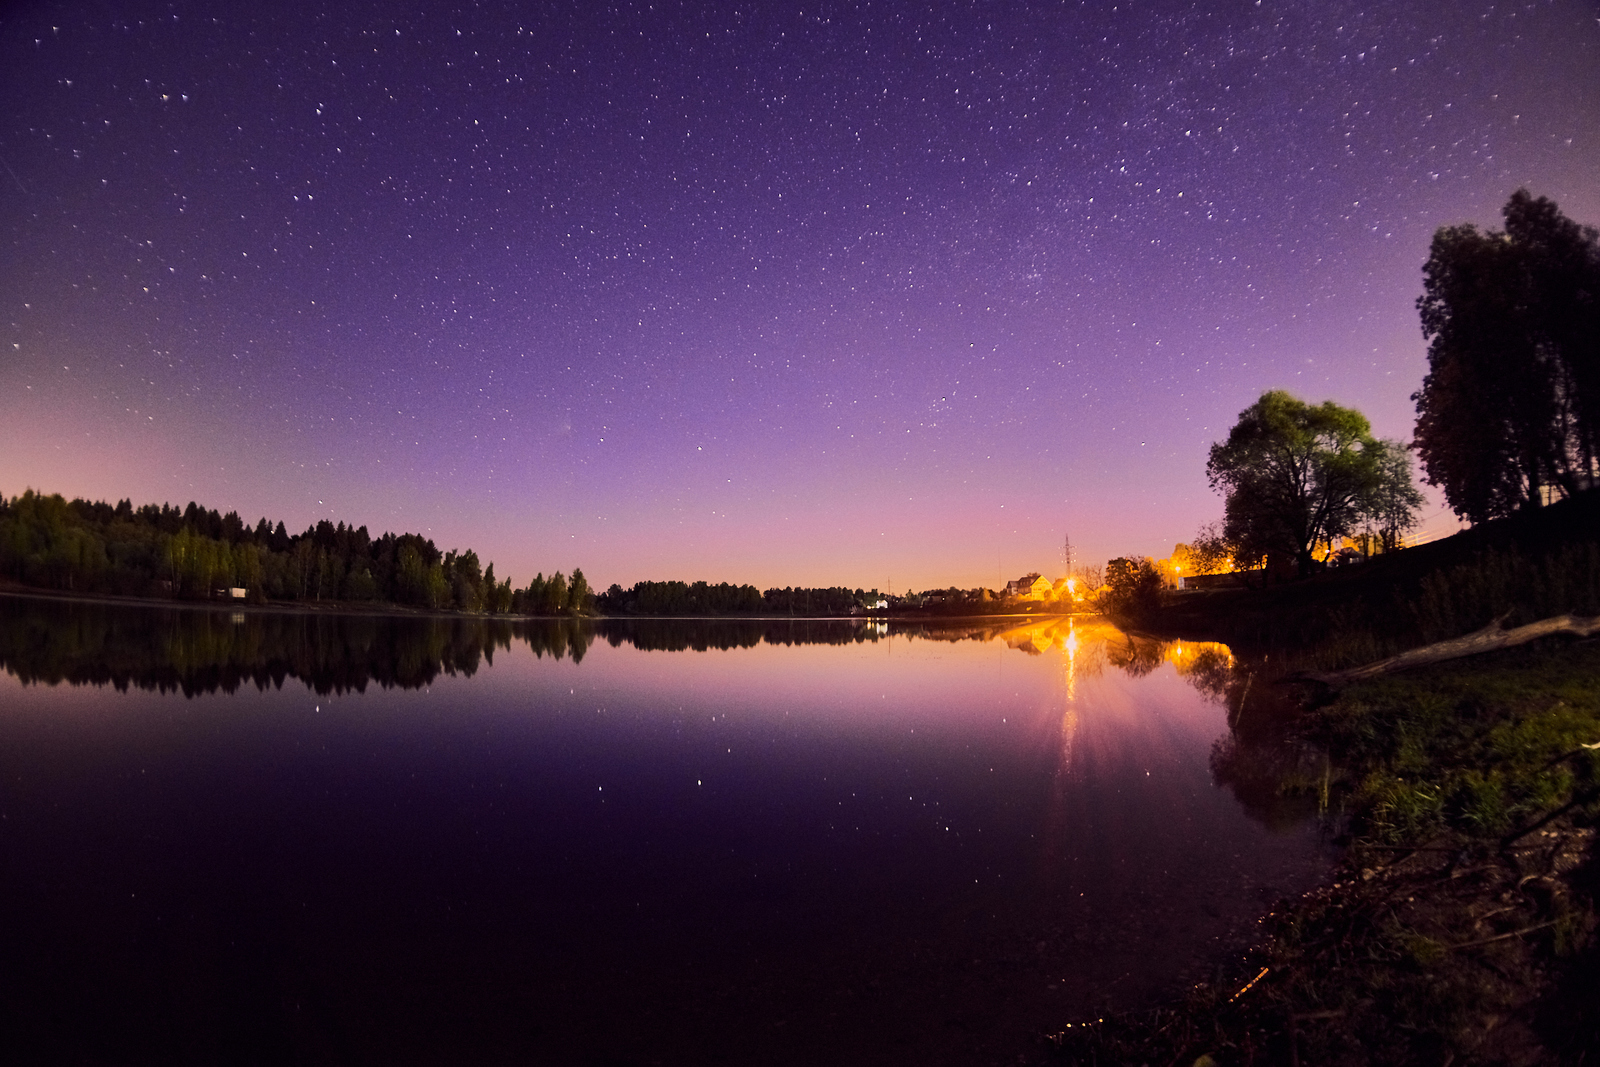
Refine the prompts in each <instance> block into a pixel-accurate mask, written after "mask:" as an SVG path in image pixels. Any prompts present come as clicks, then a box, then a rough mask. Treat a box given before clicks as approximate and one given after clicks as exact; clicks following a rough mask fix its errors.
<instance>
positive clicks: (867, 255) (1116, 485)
mask: <svg viewBox="0 0 1600 1067" xmlns="http://www.w3.org/2000/svg"><path fill="white" fill-rule="evenodd" d="M405 6H406V5H404V4H400V3H383V4H361V3H341V4H337V5H327V6H326V7H313V6H308V5H297V4H292V3H285V4H269V5H251V9H250V10H246V11H242V12H240V13H234V12H233V11H232V10H229V9H227V8H225V7H223V6H221V5H216V4H198V3H187V2H178V3H162V4H156V3H140V2H114V3H112V2H107V3H98V4H90V3H64V4H53V5H51V4H32V5H29V4H21V5H19V4H16V3H13V4H11V5H9V6H8V7H7V8H6V9H5V12H4V15H3V22H0V161H3V162H4V165H5V173H3V174H0V301H3V312H0V324H3V327H4V331H5V335H4V337H3V339H0V340H3V349H0V492H3V493H5V494H6V495H8V496H9V495H12V494H15V493H18V492H20V491H21V490H22V489H23V488H25V487H28V486H32V487H35V488H38V489H42V490H46V491H54V492H61V493H63V494H66V495H68V496H74V495H82V496H89V497H92V498H105V499H111V500H115V499H118V498H121V497H131V498H132V500H133V501H134V503H135V504H139V503H143V502H146V501H171V502H173V503H177V504H184V503H187V502H188V501H189V500H197V501H199V502H200V503H202V504H204V505H206V506H210V507H215V508H218V509H220V510H222V511H228V510H237V511H238V512H240V513H241V515H243V516H244V517H245V519H246V520H247V521H250V522H253V521H254V520H255V519H256V518H258V517H260V516H263V515H265V516H268V517H269V518H272V519H274V520H276V519H279V518H281V519H283V520H285V522H286V523H287V525H288V526H289V527H290V528H291V529H303V528H305V526H306V525H308V524H309V523H311V522H314V521H315V520H317V519H319V518H331V519H342V520H346V521H350V522H353V523H356V524H365V525H366V526H368V527H369V529H370V530H371V531H372V532H373V533H374V534H377V533H379V532H381V531H382V530H386V529H390V530H395V531H396V532H399V531H401V530H415V531H418V532H422V533H425V534H427V535H428V536H431V537H433V538H434V539H435V540H436V541H437V542H438V543H439V545H440V547H441V548H451V547H472V548H475V549H476V550H477V551H478V552H479V554H480V555H481V556H483V557H484V558H485V559H492V560H493V561H494V562H495V563H496V566H497V573H499V574H500V575H501V576H510V577H512V578H513V579H514V580H515V581H516V582H517V583H518V584H519V585H520V584H523V583H525V582H526V581H527V579H528V578H530V577H532V575H533V572H534V571H535V570H542V571H545V572H547V573H548V572H549V571H552V570H554V569H557V568H560V569H563V570H568V571H570V570H571V568H572V567H574V566H581V567H582V568H583V569H584V571H585V573H586V574H587V575H588V577H589V579H590V581H591V583H593V584H596V585H597V586H599V587H600V588H604V587H605V586H606V585H608V584H610V583H611V582H620V583H621V584H623V585H628V584H631V583H632V582H634V581H637V580H640V579H646V578H657V579H666V578H681V579H685V580H694V579H696V578H705V579H708V580H711V581H723V580H726V581H733V582H752V583H754V584H756V585H758V586H763V587H765V586H768V585H772V584H778V585H787V584H808V585H835V584H846V585H850V586H866V587H872V586H879V587H887V586H888V585H889V584H890V583H892V584H893V586H894V588H895V589H896V590H901V589H905V588H908V587H909V588H917V589H920V588H927V587H932V586H945V585H950V584H956V585H960V586H972V585H978V584H986V585H994V584H996V582H997V581H1003V580H1006V579H1009V578H1013V577H1015V576H1016V575H1017V574H1019V573H1021V572H1023V571H1025V570H1030V569H1038V570H1044V571H1046V572H1047V573H1056V572H1058V571H1059V567H1060V558H1061V540H1062V536H1063V534H1064V533H1070V534H1071V536H1072V540H1073V543H1074V547H1075V548H1076V549H1077V550H1078V556H1079V559H1080V561H1088V562H1097V561H1100V560H1104V559H1105V558H1107V557H1108V556H1113V555H1120V554H1123V553H1129V552H1137V553H1150V554H1154V555H1158V556H1160V555H1166V554H1167V553H1168V552H1169V551H1170V550H1171V547H1172V544H1173V542H1174V541H1177V540H1188V539H1189V538H1190V537H1191V536H1192V534H1193V533H1194V531H1195V529H1196V527H1197V526H1198V525H1199V524H1200V523H1202V522H1204V521H1207V520H1210V519H1213V518H1216V517H1218V516H1220V514H1221V501H1220V499H1219V498H1218V497H1216V496H1215V495H1214V494H1213V493H1212V492H1211V491H1210V489H1209V488H1208V486H1207V484H1206V480H1205V461H1206V451H1207V448H1208V447H1209V445H1210V444H1211V443H1212V442H1213V441H1216V440H1218V439H1219V438H1221V437H1222V436H1224V435H1225V434H1226V432H1227V430H1228V428H1229V427H1230V426H1231V425H1232V423H1233V421H1234V419H1235V418H1236V417H1237V415H1238V413H1239V411H1240V410H1241V409H1243V408H1244V407H1246V406H1247V405H1248V404H1250V403H1251V402H1252V401H1254V400H1255V398H1256V397H1257V396H1258V395H1259V394H1260V393H1261V392H1262V391H1263V390H1265V389H1268V388H1274V387H1281V388H1286V389H1289V390H1290V391H1292V392H1294V393H1296V394H1297V395H1300V396H1302V397H1304V398H1306V399H1308V400H1313V401H1321V400H1325V399H1333V400H1336V401H1338V402H1340V403H1344V404H1348V405H1353V406H1355V407H1357V408H1359V409H1360V410H1362V411H1363V412H1365V413H1366V414H1367V415H1368V416H1369V417H1370V418H1371V419H1372V421H1373V424H1374V429H1375V430H1376V432H1378V433H1379V434H1380V435H1381V436H1386V437H1398V438H1403V439H1409V437H1410V434H1411V431H1412V426H1413V423H1414V418H1415V413H1414V408H1413V405H1412V402H1411V400H1410V395H1411V393H1412V392H1413V391H1415V390H1416V389H1417V388H1418V387H1419V386H1420V384H1421V379H1422V375H1423V373H1424V370H1425V366H1426V363H1425V350H1424V344H1423V340H1422V336H1421V333H1420V330H1419V327H1418V324H1417V317H1416V312H1415V310H1414V306H1413V305H1414V301H1415V299H1416V297H1417V295H1418V294H1419V292H1420V289H1421V267H1422V263H1423V261H1424V260H1425V259H1426V257H1427V248H1428V242H1429V239H1430V238H1431V236H1432V234H1433V231H1434V230H1435V228H1437V227H1439V226H1441V225H1449V224H1454V223H1458V222H1465V221H1474V222H1477V223H1479V224H1484V225H1498V223H1499V209H1500V206H1501V205H1502V204H1503V203H1504V202H1505V200H1506V199H1507V197H1508V196H1509V195H1510V194H1511V192H1512V191H1513V190H1515V189H1516V188H1517V187H1519V186H1526V187H1527V188H1528V189H1529V190H1530V191H1532V192H1533V193H1535V194H1536V195H1545V196H1549V197H1551V198H1553V199H1555V200H1556V201H1557V202H1558V203H1559V204H1560V206H1561V207H1562V209H1563V210H1564V211H1565V212H1566V214H1567V215H1569V216H1570V217H1573V218H1576V219H1578V220H1580V221H1583V222H1587V223H1600V180H1597V175H1600V6H1597V5H1596V4H1595V3H1593V2H1587V3H1580V2H1569V0H1558V2H1548V3H1547V2H1535V3H1525V4H1490V3H1481V2H1480V3H1459V4H1458V3H1439V2H1427V3H1424V2H1413V3H1385V4H1353V3H1341V2H1338V0H1332V2H1319V3H1309V2H1307V3H1289V2H1284V0H1259V2H1258V0H1234V2H1228V3H1219V4H1214V5H1206V4H1189V3H1173V2H1158V0H1150V2H1142V3H1127V2H1122V3H1116V4H1111V3H1104V4H1101V3H1095V4H1073V3H1061V4H1054V3H1031V4H1029V3H964V4H928V5H914V4H909V3H893V2H890V3H855V4H850V3H819V2H815V0H793V2H791V3H788V4H759V5H737V4H733V3H725V4H694V3H688V4H675V3H657V4H653V5H652V4H610V5H600V4H582V3H580V4H570V5H566V4H538V5H536V4H524V5H515V4H504V5H496V4H483V5H477V6H466V5H462V6H451V5H445V4H437V5H427V6H425V7H419V8H418V9H417V10H413V11H409V12H407V11H405V10H404V8H405ZM1430 516H1433V518H1432V520H1431V521H1430V527H1431V528H1435V529H1437V528H1449V526H1450V523H1449V522H1448V521H1447V520H1446V519H1445V518H1444V517H1442V516H1440V515H1439V513H1438V509H1437V508H1436V507H1435V508H1434V509H1432V510H1431V511H1430Z"/></svg>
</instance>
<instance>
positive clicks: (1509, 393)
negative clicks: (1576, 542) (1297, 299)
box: [1412, 189, 1600, 522]
mask: <svg viewBox="0 0 1600 1067" xmlns="http://www.w3.org/2000/svg"><path fill="white" fill-rule="evenodd" d="M1503 214H1504V217H1505V223H1506V228H1505V230H1503V231H1495V230H1489V231H1480V230H1479V229H1478V228H1477V227H1475V226H1472V225H1462V226H1448V227H1444V228H1441V229H1440V230H1438V231H1437V232H1436V233H1435V234H1434V237H1433V245H1432V247H1431V249H1430V252H1429V256H1428V262H1427V264H1426V265H1425V266H1424V267H1423V294H1422V296H1421V297H1419V298H1418V299H1417V310H1418V312H1419V314H1420V316H1421V320H1422V332H1423V336H1424V337H1425V338H1426V339H1427V340H1428V366H1429V369H1428V374H1427V377H1426V378H1424V379H1423V384H1422V388H1421V390H1419V391H1418V392H1417V393H1415V394H1413V396H1412V399H1413V400H1414V401H1416V404H1417V430H1416V448H1417V452H1418V454H1419V455H1420V457H1421V459H1422V465H1423V469H1424V470H1425V471H1426V475H1427V479H1428V481H1429V482H1430V483H1431V484H1433V485H1437V486H1439V487H1440V488H1442V489H1443V490H1444V494H1445V499H1446V500H1447V501H1448V502H1449V504H1450V506H1451V508H1452V509H1454V510H1455V512H1456V513H1457V514H1458V515H1461V516H1462V517H1464V518H1466V519H1468V520H1470V521H1472V522H1482V521H1484V520H1485V519H1490V518H1495V517H1497V516H1503V515H1507V514H1510V513H1511V512H1512V511H1515V510H1516V509H1517V508H1520V507H1525V506H1535V507H1536V506H1538V505H1539V504H1541V503H1542V502H1543V501H1544V499H1545V497H1546V495H1547V493H1548V492H1549V491H1550V490H1552V489H1554V490H1557V491H1558V492H1560V493H1565V494H1570V493H1572V492H1575V491H1576V490H1578V489H1580V488H1583V487H1584V486H1586V485H1588V484H1591V483H1592V481H1593V479H1594V476H1595V474H1596V457H1597V454H1600V234H1597V233H1596V231H1595V230H1594V229H1593V228H1591V227H1586V226H1580V225H1578V224H1577V223H1576V222H1573V221H1572V220H1571V219H1568V218H1566V217H1565V216H1564V215H1562V214H1561V212H1560V210H1559V209H1558V208H1557V206H1556V205H1555V204H1554V203H1553V202H1552V201H1550V200H1549V199H1547V198H1545V197H1539V198H1537V199H1535V198H1534V197H1533V196H1532V195H1531V194H1529V193H1528V191H1527V190H1525V189H1519V190H1517V192H1516V193H1514V194H1513V195H1512V197H1511V199H1510V200H1509V201H1508V202H1507V203H1506V206H1505V208H1504V211H1503Z"/></svg>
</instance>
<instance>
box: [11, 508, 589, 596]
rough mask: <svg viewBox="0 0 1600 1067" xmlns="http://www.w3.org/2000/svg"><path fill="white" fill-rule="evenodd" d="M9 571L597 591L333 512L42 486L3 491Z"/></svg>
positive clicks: (170, 588) (123, 579) (397, 592)
mask: <svg viewBox="0 0 1600 1067" xmlns="http://www.w3.org/2000/svg"><path fill="white" fill-rule="evenodd" d="M0 575H5V576H6V577H9V578H13V579H15V580H16V581H19V582H21V583H23V584H24V585H30V586H35V587H37V588H42V589H62V590H70V591H74V592H82V593H113V594H118V595H124V596H145V597H150V596H154V597H170V598H172V599H178V600H211V599H217V598H219V597H220V598H222V599H231V598H232V597H233V595H234V594H233V593H232V590H234V589H243V590H244V595H243V599H245V600H248V601H251V602H253V603H260V602H263V601H266V600H278V601H293V602H300V603H305V602H316V601H325V600H337V601H353V602H358V603H361V602H375V603H391V604H404V605H409V606H412V607H418V608H427V609H431V610H455V611H468V612H485V613H488V614H504V613H506V612H512V613H516V614H528V615H569V614H579V613H581V612H584V611H587V610H588V609H589V608H590V607H591V606H592V603H593V599H594V598H593V595H592V593H591V592H590V590H589V586H588V582H587V581H586V580H585V579H584V577H583V572H582V571H581V570H574V571H573V572H572V575H571V577H570V578H569V577H567V576H566V575H564V574H562V573H561V572H560V571H557V572H556V573H555V574H553V575H551V576H550V577H549V578H546V577H545V576H544V575H543V574H540V575H538V576H537V577H536V578H534V580H533V581H532V582H530V583H529V584H528V587H527V588H525V589H513V588H512V586H511V581H510V579H497V578H496V577H495V573H494V564H493V563H490V564H489V565H488V566H486V567H485V566H483V565H482V564H481V563H480V561H479V559H478V554H477V553H476V552H473V551H472V550H471V549H468V550H466V551H463V552H456V551H450V552H441V551H440V550H439V549H438V548H437V547H436V546H435V545H434V543H433V541H432V540H430V539H428V538H426V537H423V536H421V535H420V534H410V533H408V534H398V535H396V534H392V533H385V534H384V535H383V536H382V537H378V538H373V537H372V536H371V535H369V534H368V533H367V528H366V527H365V526H360V527H352V526H346V525H345V524H344V523H342V522H340V523H338V524H334V523H331V522H328V521H327V520H326V519H324V520H323V521H321V522H318V523H317V524H316V525H315V526H310V527H307V529H306V530H305V532H304V533H299V534H290V533H289V532H288V531H287V530H285V529H284V526H283V523H282V522H279V523H277V524H276V525H274V524H272V523H270V522H268V521H267V520H266V519H265V518H263V519H261V520H260V521H259V522H257V523H256V524H255V525H254V526H248V525H246V524H245V523H244V522H243V520H241V519H240V518H239V515H238V513H237V512H232V511H230V512H228V513H227V514H226V515H221V514H218V513H217V512H216V511H215V510H207V509H205V508H202V507H200V506H199V505H198V504H196V503H194V502H193V501H191V502H190V503H189V506H188V507H186V508H177V507H174V506H172V505H170V504H161V505H156V504H146V505H144V506H143V507H139V508H135V507H134V506H133V504H132V503H131V502H130V501H128V500H123V501H120V502H119V503H117V504H116V505H111V504H107V503H105V502H103V501H99V502H93V503H91V502H90V501H87V500H71V501H68V500H65V499H63V498H62V497H61V496H60V495H56V494H53V495H45V494H41V493H35V492H34V491H33V490H31V489H30V490H28V491H26V492H24V493H23V494H22V495H21V496H18V497H13V498H12V499H10V500H6V499H5V498H4V497H0Z"/></svg>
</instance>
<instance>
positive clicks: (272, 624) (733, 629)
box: [0, 597, 996, 696]
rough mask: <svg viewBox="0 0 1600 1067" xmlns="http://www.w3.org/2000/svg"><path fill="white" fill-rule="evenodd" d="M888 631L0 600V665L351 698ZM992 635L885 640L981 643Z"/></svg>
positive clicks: (91, 679) (96, 678)
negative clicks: (538, 666) (511, 662)
mask: <svg viewBox="0 0 1600 1067" xmlns="http://www.w3.org/2000/svg"><path fill="white" fill-rule="evenodd" d="M888 632H889V630H888V629H887V628H886V627H884V626H882V625H881V624H878V623H870V624H869V623H866V622H864V621H862V620H853V621H852V620H823V619H764V620H763V619H739V620H709V619H601V620H585V619H571V618H568V619H532V620H517V621H512V620H507V619H503V618H495V617H484V616H479V617H473V616H461V615H450V616H414V615H402V616H395V615H345V614H333V613H314V612H270V611H269V612H262V611H247V612H237V613H234V612H228V611H216V610H209V609H186V608H176V607H153V606H146V605H119V604H105V603H94V602H88V601H56V600H48V599H37V598H30V597H4V598H0V667H3V668H4V669H6V670H7V671H9V672H11V673H12V674H13V675H15V676H16V677H17V678H19V679H21V680H22V681H23V682H27V683H44V684H51V685H54V684H57V683H60V682H70V683H73V684H87V685H112V686H115V687H116V688H118V689H122V690H126V689H128V688H130V687H132V688H137V689H153V690H158V691H161V692H181V693H184V694H185V695H188V696H193V695H195V694H198V693H211V692H218V691H220V692H225V693H231V692H233V691H235V690H236V689H238V688H239V687H240V686H247V685H254V686H256V687H257V688H261V689H265V688H267V687H268V686H271V687H274V688H281V687H282V686H283V683H284V682H285V681H286V680H289V679H294V680H296V681H300V682H304V683H305V684H306V685H307V686H308V687H309V688H311V689H313V690H315V691H316V692H318V693H343V692H362V691H364V690H365V689H366V687H367V685H368V684H369V683H376V684H378V685H380V686H383V687H385V688H388V687H391V686H397V687H400V688H420V687H422V686H426V685H428V684H430V683H431V682H432V681H433V680H434V679H435V678H437V677H439V676H440V675H441V674H443V675H454V674H460V675H466V676H471V675H472V674H474V673H475V672H476V671H477V670H478V667H479V666H480V664H492V663H493V662H494V654H495V653H496V652H497V651H502V650H506V649H510V648H511V647H512V645H513V644H514V643H516V642H518V641H522V642H526V643H527V645H528V647H529V649H530V650H532V652H533V653H534V655H536V656H538V657H540V658H541V659H542V658H544V657H550V658H553V659H557V660H560V659H564V658H566V657H568V656H570V657H571V658H572V661H573V662H574V663H579V662H581V661H582V660H583V657H584V654H585V653H586V652H587V651H588V650H589V648H590V646H591V644H592V643H593V642H594V640H595V638H596V637H604V638H605V639H606V641H607V642H609V643H610V644H611V645H612V646H614V647H615V646H618V645H622V644H624V643H626V644H631V645H633V646H635V647H636V648H640V649H645V650H662V651H688V650H699V651H706V650H710V649H735V648H753V647H755V646H757V645H760V644H763V643H765V644H773V645H813V644H824V645H844V644H856V643H860V642H866V641H877V640H879V639H881V638H883V637H885V636H886V634H887V633H888ZM995 632H996V630H995V629H994V628H993V627H989V628H972V627H961V628H956V629H954V630H951V631H949V632H941V631H940V630H939V629H938V628H937V627H926V626H917V627H912V628H910V631H909V632H904V631H900V630H895V631H894V633H895V635H896V636H903V637H921V638H924V639H930V640H988V639H989V638H991V637H993V636H994V633H995Z"/></svg>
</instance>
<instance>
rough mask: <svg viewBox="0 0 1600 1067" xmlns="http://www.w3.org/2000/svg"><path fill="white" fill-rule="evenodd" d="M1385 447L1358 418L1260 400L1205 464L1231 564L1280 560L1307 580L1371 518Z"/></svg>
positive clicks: (1279, 399)
mask: <svg viewBox="0 0 1600 1067" xmlns="http://www.w3.org/2000/svg"><path fill="white" fill-rule="evenodd" d="M1389 447H1390V446H1388V445H1380V443H1379V442H1377V441H1376V440H1374V439H1373V437H1372V433H1371V427H1370V426H1369V424H1368V423H1367V420H1366V418H1365V417H1364V416H1363V415H1362V414H1361V413H1360V412H1358V411H1355V410H1353V409H1351V408H1345V407H1340V406H1339V405H1338V404H1335V403H1333V402H1332V401H1327V402H1324V403H1322V404H1319V405H1316V406H1312V405H1310V404H1307V403H1305V402H1304V401H1302V400H1299V399H1297V398H1295V397H1293V396H1291V395H1289V394H1288V393H1286V392H1284V391H1282V390H1276V389H1275V390H1272V391H1270V392H1267V393H1263V394H1262V396H1261V399H1259V400H1257V401H1256V402H1255V403H1254V404H1252V405H1250V407H1248V408H1246V409H1245V410H1244V411H1242V412H1240V413H1239V421H1238V423H1237V424H1236V425H1235V426H1234V427H1233V430H1232V431H1231V432H1230V433H1229V434H1228V439H1227V440H1226V441H1223V442H1220V443H1218V444H1215V445H1213V446H1211V458H1210V461H1209V462H1208V463H1207V464H1206V474H1207V475H1208V476H1209V478H1210V480H1211V485H1212V488H1214V489H1217V490H1219V491H1221V492H1223V493H1224V494H1225V497H1226V502H1227V503H1226V508H1225V512H1224V518H1223V528H1222V536H1223V539H1224V541H1225V542H1227V543H1228V544H1229V545H1231V546H1233V548H1234V551H1233V553H1232V554H1233V555H1234V557H1235V561H1236V563H1237V562H1243V561H1247V560H1258V559H1261V558H1263V557H1271V556H1277V557H1280V558H1284V559H1292V560H1294V561H1295V563H1296V565H1297V566H1298V569H1299V571H1300V573H1301V574H1307V573H1309V572H1310V571H1311V569H1312V561H1313V556H1312V552H1313V550H1314V549H1315V548H1316V546H1318V545H1319V544H1323V543H1325V542H1327V541H1330V540H1332V539H1334V538H1337V537H1341V536H1343V535H1344V534H1346V533H1349V532H1350V531H1351V530H1353V529H1354V528H1355V527H1356V525H1357V524H1358V523H1359V522H1360V521H1361V520H1362V518H1363V517H1364V516H1365V515H1367V514H1368V509H1369V508H1370V507H1371V506H1372V503H1373V501H1374V499H1375V494H1376V493H1377V491H1378V488H1379V486H1380V484H1381V482H1382V477H1383V473H1382V472H1383V468H1382V466H1381V464H1380V458H1381V457H1382V456H1383V455H1384V454H1386V451H1387V449H1388V448H1389ZM1393 447H1399V446H1393ZM1108 578H1109V576H1108Z"/></svg>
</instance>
